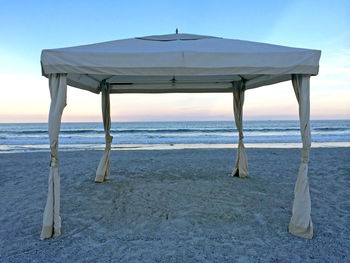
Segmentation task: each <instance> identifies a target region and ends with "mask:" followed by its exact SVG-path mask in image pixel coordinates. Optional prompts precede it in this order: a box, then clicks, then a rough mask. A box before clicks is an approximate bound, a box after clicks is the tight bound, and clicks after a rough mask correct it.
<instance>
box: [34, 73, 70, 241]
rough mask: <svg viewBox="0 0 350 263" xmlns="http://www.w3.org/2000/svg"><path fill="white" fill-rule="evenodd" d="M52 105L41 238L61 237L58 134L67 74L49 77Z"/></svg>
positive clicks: (65, 95) (65, 93)
mask: <svg viewBox="0 0 350 263" xmlns="http://www.w3.org/2000/svg"><path fill="white" fill-rule="evenodd" d="M49 88H50V95H51V105H50V113H49V138H50V150H51V153H50V174H49V183H48V195H47V200H46V205H45V210H44V215H43V226H42V231H41V235H40V238H41V239H46V238H51V237H52V236H59V235H61V217H60V173H59V168H58V134H59V132H60V127H61V117H62V112H63V109H64V107H65V106H66V98H67V78H66V75H65V74H51V75H50V77H49Z"/></svg>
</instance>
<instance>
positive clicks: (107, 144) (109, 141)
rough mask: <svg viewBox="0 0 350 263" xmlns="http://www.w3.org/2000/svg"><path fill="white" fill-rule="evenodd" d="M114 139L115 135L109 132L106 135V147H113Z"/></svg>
mask: <svg viewBox="0 0 350 263" xmlns="http://www.w3.org/2000/svg"><path fill="white" fill-rule="evenodd" d="M112 141H113V136H111V135H109V134H107V135H106V148H107V149H111V144H112Z"/></svg>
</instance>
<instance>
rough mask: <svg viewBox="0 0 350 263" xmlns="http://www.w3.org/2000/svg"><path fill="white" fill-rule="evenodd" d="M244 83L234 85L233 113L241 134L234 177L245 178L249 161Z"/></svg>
mask: <svg viewBox="0 0 350 263" xmlns="http://www.w3.org/2000/svg"><path fill="white" fill-rule="evenodd" d="M244 92H245V83H244V81H238V82H234V83H233V112H234V115H235V123H236V127H237V130H238V133H239V142H238V149H237V157H236V164H235V168H234V170H233V172H232V176H237V177H240V178H244V177H247V176H248V159H247V154H246V151H245V147H244V143H243V121H242V120H243V104H244Z"/></svg>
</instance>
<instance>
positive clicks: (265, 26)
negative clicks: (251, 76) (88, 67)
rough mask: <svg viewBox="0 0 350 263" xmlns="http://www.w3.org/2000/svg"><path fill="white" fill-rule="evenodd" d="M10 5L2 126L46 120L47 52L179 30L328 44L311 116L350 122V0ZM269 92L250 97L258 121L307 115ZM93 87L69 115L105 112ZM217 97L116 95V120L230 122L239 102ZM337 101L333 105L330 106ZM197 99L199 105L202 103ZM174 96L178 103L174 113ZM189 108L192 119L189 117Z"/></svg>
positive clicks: (0, 81) (1, 77)
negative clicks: (141, 107)
mask: <svg viewBox="0 0 350 263" xmlns="http://www.w3.org/2000/svg"><path fill="white" fill-rule="evenodd" d="M0 6H1V8H0V89H1V94H2V95H1V98H0V122H8V121H10V120H14V121H45V120H46V118H47V117H46V115H47V108H48V101H49V98H48V90H47V87H46V85H47V81H46V80H45V79H44V78H43V77H41V76H40V74H41V72H40V53H41V50H42V49H48V48H59V47H65V46H75V45H82V44H89V43H96V42H102V41H108V40H115V39H122V38H131V37H135V36H145V35H154V34H169V33H174V32H175V28H179V31H180V32H184V33H193V34H203V35H213V36H220V37H225V38H233V39H243V40H250V41H257V42H268V43H273V44H280V45H286V46H294V47H303V48H312V49H320V50H322V56H321V68H320V75H319V76H317V77H314V78H313V80H312V82H311V84H312V97H311V103H312V105H313V106H312V108H311V109H312V111H311V112H312V115H311V116H312V117H314V118H350V106H349V105H350V84H349V82H350V11H349V10H350V1H305V0H304V1H299V0H297V1H205V0H202V1H189V0H187V1H164V0H163V1H101V0H99V1H73V0H71V1H16V0H12V1H2V0H0ZM24 76H25V77H24ZM289 85H290V84H289V83H287V84H286V83H285V84H280V86H276V87H274V86H271V87H270V90H271V91H273V92H275V90H277V91H278V92H281V93H280V96H281V97H282V98H283V99H284V98H285V95H288V96H287V97H291V96H293V93H292V92H291V88H290V87H289ZM287 86H288V87H287ZM71 89H73V88H71ZM29 90H32V91H33V92H29ZM266 90H267V88H264V90H263V91H257V94H255V95H254V94H253V92H254V90H253V91H249V92H252V93H251V94H249V95H248V94H247V100H246V110H245V115H246V116H247V117H248V118H253V119H256V118H265V119H266V118H268V119H269V118H270V119H274V118H295V117H297V111H296V110H291V111H289V107H290V108H293V107H294V106H293V105H294V100H295V98H294V97H292V98H291V99H290V100H289V98H288V99H287V98H286V101H285V103H281V102H280V101H281V100H280V99H279V97H278V96H277V95H278V94H277V95H274V97H275V99H276V101H275V102H276V103H275V108H272V107H271V106H270V105H269V104H271V103H274V102H273V101H271V103H270V101H269V100H271V98H266V102H267V105H266V106H265V107H264V104H263V103H261V101H260V102H259V100H258V97H261V96H263V94H265V93H266V92H265V91H266ZM287 90H288V91H287ZM278 92H277V93H278ZM83 93H84V94H83ZM85 93H86V92H84V91H79V90H72V91H71V94H68V95H70V96H71V97H69V98H68V105H70V104H73V105H72V106H71V107H68V106H67V108H66V110H65V113H64V116H65V115H66V117H64V120H79V118H81V120H83V121H86V120H96V118H99V116H100V112H98V111H99V110H100V106H99V103H100V98H98V96H96V95H92V94H85ZM247 93H248V92H247ZM21 94H22V95H21ZM18 96H21V97H22V98H20V99H18ZM93 96H95V97H93ZM143 98H145V99H144V100H143ZM212 98H213V95H210V96H208V95H205V94H204V95H186V94H182V95H178V94H177V95H173V97H171V96H170V95H153V96H152V95H147V96H144V97H140V95H133V96H132V95H123V96H120V97H119V98H113V100H114V101H115V102H114V101H113V100H112V108H113V110H112V116H113V118H114V120H139V119H138V117H137V116H141V118H142V119H143V120H144V119H146V120H153V119H164V120H172V119H216V118H218V119H230V118H231V112H232V107H231V106H229V105H230V103H231V102H232V98H229V99H227V95H226V96H225V97H224V96H223V95H222V94H221V95H214V99H213V100H212ZM82 99H84V100H86V101H87V102H88V103H90V104H91V105H93V106H92V107H90V108H92V109H91V111H89V110H84V111H82V110H81V109H79V107H80V106H82V105H83V104H82V103H81V100H82ZM327 99H328V100H329V103H328V104H327V105H323V104H324V103H326V102H327ZM121 100H122V102H121ZM29 101H31V103H30V102H29ZM135 101H138V103H140V102H141V103H145V106H146V105H147V103H152V104H155V105H159V108H157V107H156V106H153V111H152V109H151V110H150V112H149V117H147V116H146V115H145V116H143V115H142V114H144V112H143V113H142V114H141V115H140V113H139V112H137V111H135V110H133V109H132V108H133V107H134V104H133V103H135ZM188 101H192V102H193V106H192V108H191V106H189V105H188ZM169 102H171V103H172V105H173V106H172V107H171V106H168V108H165V109H164V107H167V105H169ZM313 102H314V103H315V104H313ZM114 103H115V105H113V104H114ZM128 103H129V104H128ZM117 104H118V105H122V106H123V109H122V110H121V109H118V105H117ZM74 105H75V106H74ZM218 105H224V106H222V107H221V106H220V107H219V106H218ZM225 105H226V106H225ZM257 105H258V106H259V107H262V108H261V110H260V108H259V109H258V108H257ZM78 106H79V107H78ZM284 106H286V107H284ZM24 107H26V110H25V111H24V110H23V108H24ZM225 107H227V108H225ZM95 108H96V110H95ZM198 108H199V109H202V111H201V110H198ZM206 109H211V111H210V112H209V111H206ZM215 109H217V112H216V113H215ZM160 111H161V112H162V113H159V112H160ZM184 111H186V112H188V116H186V117H184V118H182V117H181V116H182V115H183V112H184ZM191 112H193V114H192V115H191ZM276 112H277V113H278V114H277V113H276ZM289 113H290V114H289ZM89 116H90V117H91V119H89V118H90V117H89ZM142 116H143V117H142ZM152 116H153V117H152ZM65 118H66V119H65Z"/></svg>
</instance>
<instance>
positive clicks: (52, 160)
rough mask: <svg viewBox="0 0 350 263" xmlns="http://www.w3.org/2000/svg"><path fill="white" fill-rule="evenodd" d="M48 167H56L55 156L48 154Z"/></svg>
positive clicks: (56, 160)
mask: <svg viewBox="0 0 350 263" xmlns="http://www.w3.org/2000/svg"><path fill="white" fill-rule="evenodd" d="M50 167H52V168H54V167H55V168H56V167H58V159H57V158H56V157H53V156H50Z"/></svg>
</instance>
